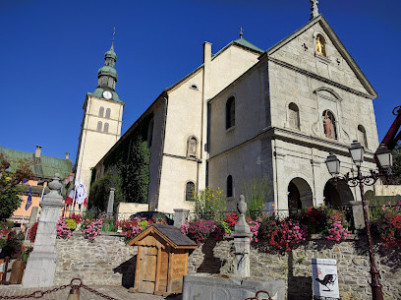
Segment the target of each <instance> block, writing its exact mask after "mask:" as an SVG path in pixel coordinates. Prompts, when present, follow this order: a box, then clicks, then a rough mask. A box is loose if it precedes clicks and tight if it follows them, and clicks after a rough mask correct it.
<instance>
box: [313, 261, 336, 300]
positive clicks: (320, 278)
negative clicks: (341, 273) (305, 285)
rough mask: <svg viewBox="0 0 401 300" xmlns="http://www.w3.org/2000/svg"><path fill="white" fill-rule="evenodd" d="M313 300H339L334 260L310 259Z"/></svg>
mask: <svg viewBox="0 0 401 300" xmlns="http://www.w3.org/2000/svg"><path fill="white" fill-rule="evenodd" d="M312 282H313V295H314V299H324V300H334V299H340V292H339V288H338V276H337V261H336V260H335V259H323V258H312Z"/></svg>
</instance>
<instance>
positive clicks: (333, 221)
mask: <svg viewBox="0 0 401 300" xmlns="http://www.w3.org/2000/svg"><path fill="white" fill-rule="evenodd" d="M327 216H328V219H327V231H326V232H325V234H326V238H327V239H328V240H331V241H336V242H340V241H345V240H346V239H347V238H348V237H349V236H350V234H351V233H350V231H349V230H348V223H347V221H346V220H345V218H344V215H343V214H342V213H341V212H339V211H335V210H327Z"/></svg>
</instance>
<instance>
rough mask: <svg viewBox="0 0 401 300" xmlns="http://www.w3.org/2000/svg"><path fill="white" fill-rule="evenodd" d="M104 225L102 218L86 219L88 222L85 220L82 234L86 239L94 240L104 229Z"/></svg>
mask: <svg viewBox="0 0 401 300" xmlns="http://www.w3.org/2000/svg"><path fill="white" fill-rule="evenodd" d="M102 225H103V220H102V219H94V220H86V222H84V225H82V226H83V229H82V235H83V236H84V238H85V239H88V240H89V241H93V240H94V239H95V237H97V236H98V235H99V233H100V232H101V231H102Z"/></svg>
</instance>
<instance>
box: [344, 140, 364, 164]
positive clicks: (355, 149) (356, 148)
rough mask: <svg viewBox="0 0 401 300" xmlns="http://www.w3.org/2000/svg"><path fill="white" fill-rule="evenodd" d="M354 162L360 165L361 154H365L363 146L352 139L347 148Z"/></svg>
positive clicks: (361, 161) (361, 160)
mask: <svg viewBox="0 0 401 300" xmlns="http://www.w3.org/2000/svg"><path fill="white" fill-rule="evenodd" d="M348 150H349V153H350V154H351V157H352V160H353V161H354V163H355V164H356V165H357V166H358V167H360V166H361V164H362V163H363V155H364V154H365V148H363V146H362V145H361V143H359V142H358V141H353V142H352V144H351V146H349V148H348Z"/></svg>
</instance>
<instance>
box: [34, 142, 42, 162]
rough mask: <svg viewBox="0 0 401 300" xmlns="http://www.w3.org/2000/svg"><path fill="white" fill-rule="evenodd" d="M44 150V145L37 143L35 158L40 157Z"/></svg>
mask: <svg viewBox="0 0 401 300" xmlns="http://www.w3.org/2000/svg"><path fill="white" fill-rule="evenodd" d="M41 152H42V146H40V145H36V150H35V159H39V158H40V153H41Z"/></svg>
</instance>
